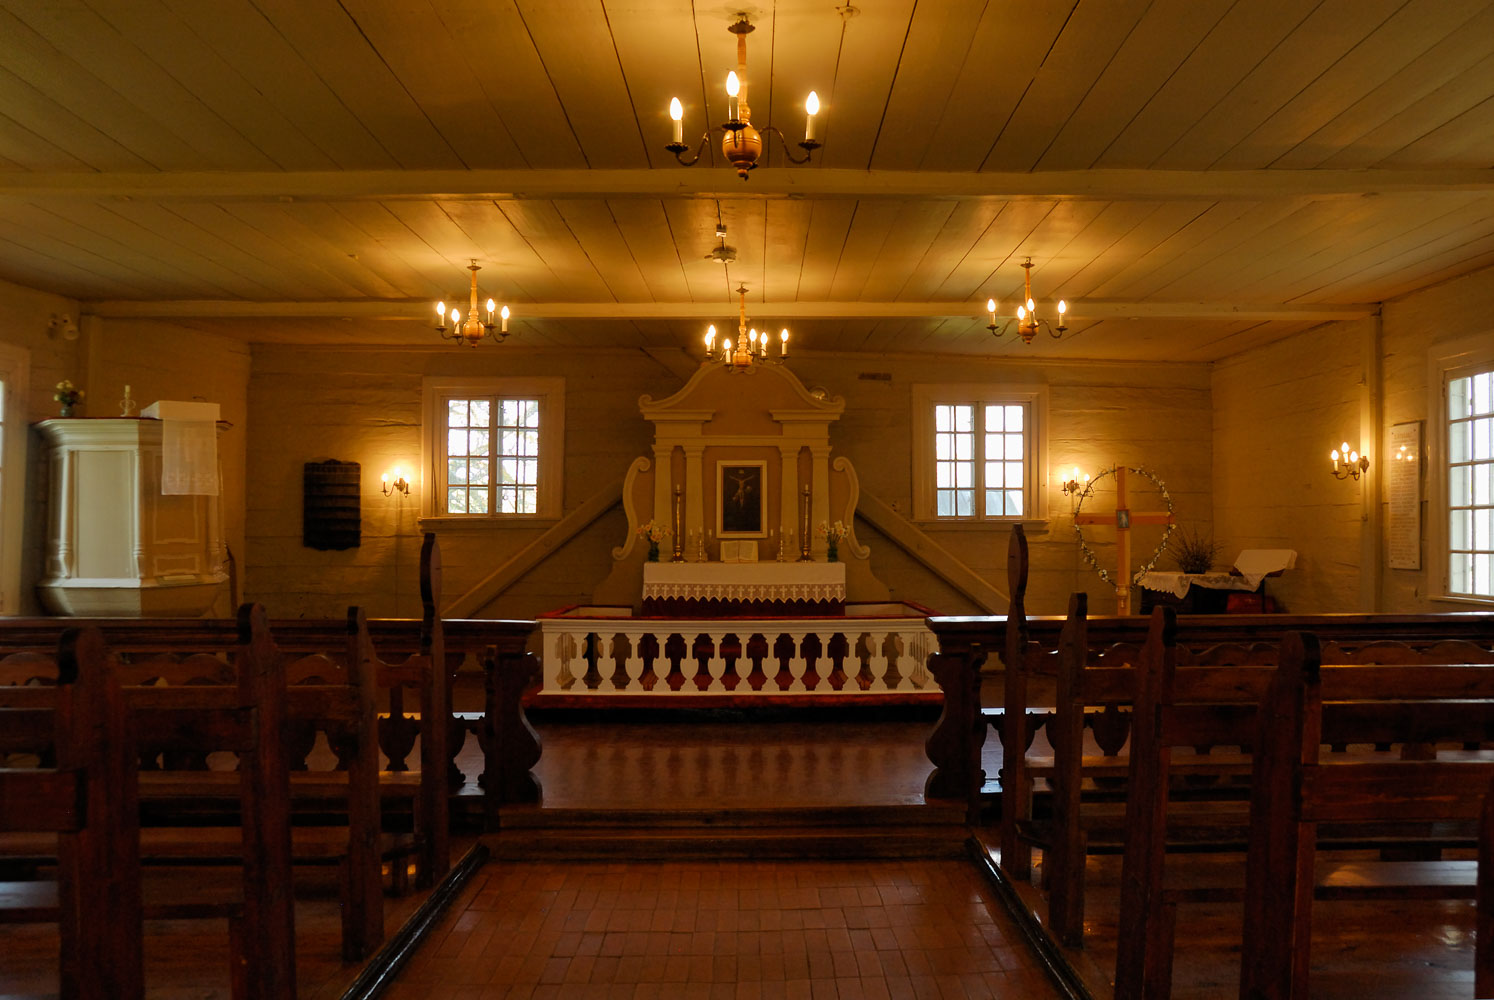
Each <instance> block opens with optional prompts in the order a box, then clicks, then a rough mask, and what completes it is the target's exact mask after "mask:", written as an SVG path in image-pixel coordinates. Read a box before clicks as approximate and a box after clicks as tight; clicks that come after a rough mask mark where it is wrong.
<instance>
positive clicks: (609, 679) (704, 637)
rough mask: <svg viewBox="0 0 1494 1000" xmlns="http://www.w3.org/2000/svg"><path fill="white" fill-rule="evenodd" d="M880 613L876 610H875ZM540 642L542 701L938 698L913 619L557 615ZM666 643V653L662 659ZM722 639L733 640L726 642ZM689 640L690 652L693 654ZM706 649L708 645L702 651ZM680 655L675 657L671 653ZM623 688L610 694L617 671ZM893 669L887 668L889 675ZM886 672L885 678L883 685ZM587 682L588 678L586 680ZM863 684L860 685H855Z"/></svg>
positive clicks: (924, 635) (926, 647)
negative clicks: (729, 674)
mask: <svg viewBox="0 0 1494 1000" xmlns="http://www.w3.org/2000/svg"><path fill="white" fill-rule="evenodd" d="M883 607H885V606H883ZM540 630H541V633H542V636H543V644H542V648H543V649H544V651H545V658H544V685H543V689H542V690H543V692H544V693H557V694H558V693H562V692H563V693H565V694H570V695H578V694H585V695H606V696H610V697H617V698H627V697H628V696H630V695H643V694H649V695H672V696H675V697H680V698H688V697H691V696H699V695H722V694H753V693H757V694H763V695H785V694H786V695H796V694H797V695H803V694H819V695H823V694H839V695H862V694H865V695H875V694H887V693H899V694H910V693H918V692H928V693H933V692H937V691H938V690H939V687H938V685H937V684H936V683H935V681H934V678H933V675H932V674H930V673H929V672H928V670H927V669H925V662H926V660H927V658H928V655H929V654H930V653H931V652H933V651H934V650H936V649H938V645H937V643H936V642H934V640H933V634H932V633H931V632H930V631H929V629H928V627H927V626H926V625H925V624H924V619H923V618H922V617H913V616H908V617H877V618H867V617H852V616H849V615H848V616H847V617H845V618H803V619H785V618H766V619H735V618H734V619H700V618H682V619H674V620H663V619H656V618H623V617H616V616H602V615H598V616H585V615H564V616H556V617H553V618H543V619H541V620H540ZM755 635H761V636H762V641H763V643H764V655H763V656H762V664H761V669H762V673H763V677H764V680H763V685H762V687H761V688H760V689H759V690H758V691H757V692H753V690H752V686H751V683H750V680H749V678H750V677H751V676H752V671H753V662H752V657H751V656H749V655H748V648H749V646H750V645H751V643H752V638H753V636H755ZM675 636H677V637H678V638H676V639H674V647H675V650H676V653H675V655H674V657H671V654H670V653H669V647H670V641H671V638H672V637H675ZM728 636H732V637H734V640H733V641H732V642H727V641H726V639H727V637H728ZM697 639H698V640H699V642H700V644H701V645H700V646H697ZM782 640H787V642H788V643H789V644H790V649H791V652H792V655H791V656H790V658H789V660H788V663H787V677H788V678H789V683H788V686H787V687H786V688H785V687H784V686H782V684H781V683H780V682H781V678H780V661H779V656H778V649H779V648H780V642H781V641H782ZM806 641H808V642H809V645H811V646H814V645H816V644H818V646H819V653H818V655H817V656H816V658H815V664H814V672H815V677H816V681H815V685H814V687H813V688H810V687H808V686H807V685H806V682H805V673H806V672H807V668H808V663H807V661H806V659H805V656H804V646H805V644H806ZM650 643H651V644H653V645H655V646H656V650H657V651H656V652H655V653H654V654H653V660H652V663H651V665H648V666H646V659H645V657H644V654H643V647H644V645H645V644H650ZM706 644H709V645H708V646H707V645H706ZM837 646H839V647H842V648H844V649H845V650H846V653H845V655H844V659H843V662H842V663H841V667H840V669H841V671H842V673H843V674H844V677H845V680H844V682H843V683H842V684H841V687H840V689H839V690H838V691H837V690H836V688H835V687H834V686H833V684H832V682H831V675H832V674H834V673H835V669H836V665H835V657H834V655H832V649H834V648H836V647H837ZM681 649H682V650H683V654H680V652H679V651H680V650H681ZM698 657H703V658H704V660H705V669H706V672H707V673H708V674H709V677H710V683H709V684H708V685H707V686H706V687H705V688H704V689H703V690H702V688H701V686H700V682H699V680H698V679H697V675H698V674H699V672H700V667H701V660H700V659H699V658H698ZM729 659H730V660H732V661H733V663H734V666H733V668H732V669H733V671H734V673H735V675H736V684H735V687H734V688H732V689H730V690H729V689H728V688H727V686H726V683H725V680H724V678H725V676H726V671H727V662H728V660H729ZM619 660H620V661H621V664H622V673H623V674H625V675H626V683H625V686H624V687H622V688H619V687H618V683H617V679H616V678H618V677H619V671H618V664H619ZM672 660H677V661H678V670H679V672H680V674H681V675H682V676H683V678H684V684H682V685H681V686H680V688H679V690H678V691H672V690H671V689H670V687H669V683H668V677H669V675H670V673H671V671H672V670H673V669H674V665H673V663H672ZM894 668H895V669H894ZM649 670H651V671H652V674H653V678H654V684H653V686H652V688H651V689H648V688H645V686H644V683H643V677H644V674H645V673H646V672H647V671H649ZM889 673H891V674H893V675H894V676H893V677H892V678H891V679H889V676H888V675H889ZM588 678H589V679H588ZM867 678H870V682H869V683H868V684H867V685H866V687H864V688H863V687H862V683H863V681H865V680H866V679H867Z"/></svg>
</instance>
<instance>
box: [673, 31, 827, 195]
mask: <svg viewBox="0 0 1494 1000" xmlns="http://www.w3.org/2000/svg"><path fill="white" fill-rule="evenodd" d="M726 30H727V31H730V32H731V33H732V34H734V35H736V36H737V68H736V70H735V71H734V72H731V73H727V74H726V121H725V122H723V123H722V125H721V129H722V131H724V132H725V133H726V135H725V136H724V137H723V138H722V140H721V152H722V153H723V154H724V155H725V156H726V159H727V160H728V161H729V162H730V163H731V165H732V166H733V167H735V168H736V169H737V175H738V176H739V177H741V178H742V180H744V181H745V180H746V179H747V171H749V170H754V169H756V168H757V165H758V164H757V158H758V157H759V156H760V155H762V151H763V135H764V134H766V133H769V132H771V133H773V134H775V135H777V136H778V141H779V142H780V143H782V145H783V155H784V156H785V157H787V158H788V161H789V162H790V163H808V162H809V158H810V157H811V156H813V155H814V151H815V150H816V149H819V148H820V143H818V142H816V141H815V138H814V119H815V115H817V114H819V112H820V99H819V96H818V95H817V94H815V92H814V91H812V90H811V91H810V92H809V97H808V98H807V99H806V100H805V102H804V112H805V123H804V139H803V141H801V142H800V143H799V148H800V149H802V150H804V155H803V156H802V157H798V156H795V155H794V153H793V150H791V149H789V144H788V139H786V138H784V135H783V132H782V131H781V130H779V129H776V128H774V127H773V126H772V125H764V126H763V127H762V128H761V129H757V128H754V127H753V125H752V108H751V107H749V106H748V104H747V35H748V34H749V33H750V32H751V31H752V30H753V27H752V22H750V21H749V20H748V19H747V15H746V14H745V13H739V14H737V20H736V21H735V22H733V23H732V24H730V25H728V26H727V29H726ZM669 117H670V118H671V119H673V121H674V140H673V141H672V142H669V143H667V144H665V146H664V148H665V149H667V150H669V151H670V152H671V153H673V154H674V158H675V159H676V160H678V161H679V162H680V163H682V164H684V165H685V166H687V167H693V166H695V164H696V162H697V161H699V160H700V154H701V153H702V152H704V150H705V147H706V143H708V142H710V140H711V133H709V132H707V133H705V134H704V135H702V136H701V137H700V144H699V145H698V146H696V147H695V155H694V156H692V157H691V158H690V159H688V160H687V159H685V157H684V154H685V153H686V152H688V151H689V149H690V147H689V146H688V145H687V144H686V143H685V139H684V133H685V123H684V118H685V109H684V106H683V105H681V104H680V99H679V98H678V97H673V98H670V100H669Z"/></svg>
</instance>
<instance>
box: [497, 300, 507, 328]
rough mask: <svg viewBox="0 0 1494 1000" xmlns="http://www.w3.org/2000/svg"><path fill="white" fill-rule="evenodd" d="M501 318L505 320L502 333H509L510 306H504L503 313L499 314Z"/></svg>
mask: <svg viewBox="0 0 1494 1000" xmlns="http://www.w3.org/2000/svg"><path fill="white" fill-rule="evenodd" d="M499 316H501V317H502V318H503V329H502V331H500V332H502V333H507V332H508V306H504V307H503V312H501V313H499Z"/></svg>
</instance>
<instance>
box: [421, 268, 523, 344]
mask: <svg viewBox="0 0 1494 1000" xmlns="http://www.w3.org/2000/svg"><path fill="white" fill-rule="evenodd" d="M467 270H469V271H471V272H472V300H471V303H470V304H469V305H468V307H467V318H466V319H465V320H464V319H462V311H461V310H460V309H458V308H457V307H456V306H452V307H451V312H450V313H449V314H448V313H447V311H446V303H445V302H437V303H436V332H437V333H439V334H440V335H441V336H442V337H445V338H446V339H447V340H454V341H456V342H457V343H458V344H465V345H467V346H468V347H476V346H477V344H478V342H479V341H481V340H482V338H484V337H492V338H493V339H494V340H495V341H497V342H498V343H500V344H501V343H503V341H504V338H506V337H507V336H508V317H509V315H510V314H509V311H508V306H504V307H503V309H502V310H501V311H500V310H497V306H498V303H496V302H494V301H493V300H492V299H488V302H487V306H488V308H487V311H486V312H485V313H482V314H479V313H478V311H477V272H478V271H481V270H482V265H480V264H478V263H477V261H475V260H474V261H473V262H472V263H470V264H468V265H467ZM448 319H449V320H451V327H450V328H449V329H448V328H447V326H446V321H447V320H448Z"/></svg>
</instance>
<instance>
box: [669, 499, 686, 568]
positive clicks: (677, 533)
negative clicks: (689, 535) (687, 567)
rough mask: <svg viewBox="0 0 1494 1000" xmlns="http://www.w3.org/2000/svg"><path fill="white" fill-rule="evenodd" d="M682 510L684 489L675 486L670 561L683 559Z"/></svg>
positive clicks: (683, 509) (683, 530)
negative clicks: (672, 544)
mask: <svg viewBox="0 0 1494 1000" xmlns="http://www.w3.org/2000/svg"><path fill="white" fill-rule="evenodd" d="M684 512H685V497H684V491H683V490H682V489H681V488H680V487H679V486H676V487H675V488H674V558H673V559H671V560H670V562H684V561H685V525H684V523H683V521H684Z"/></svg>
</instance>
